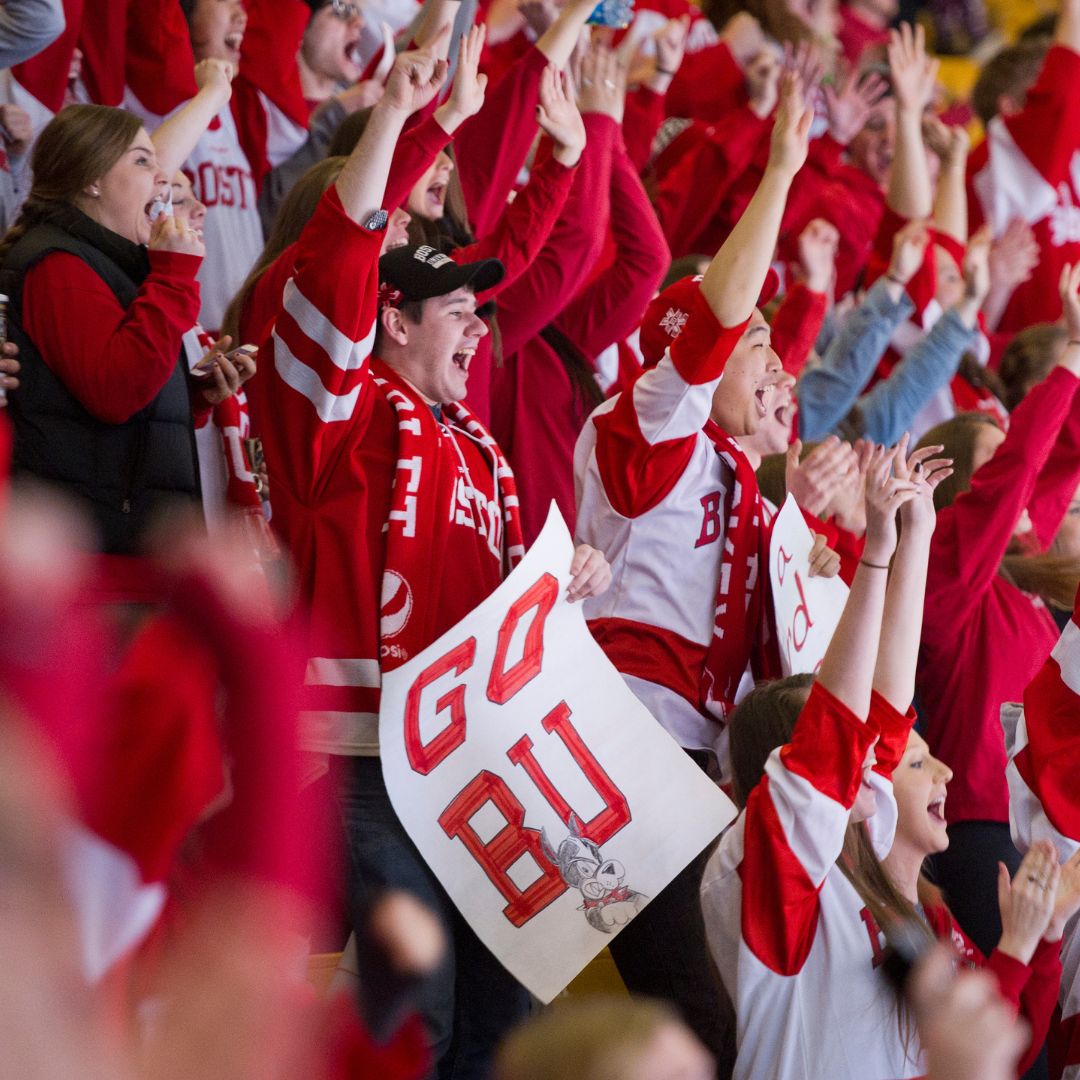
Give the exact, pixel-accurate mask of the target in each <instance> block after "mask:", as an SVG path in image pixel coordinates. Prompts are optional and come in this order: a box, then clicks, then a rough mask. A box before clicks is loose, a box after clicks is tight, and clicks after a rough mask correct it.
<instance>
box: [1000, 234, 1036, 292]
mask: <svg viewBox="0 0 1080 1080" xmlns="http://www.w3.org/2000/svg"><path fill="white" fill-rule="evenodd" d="M1038 265H1039V242H1038V241H1037V240H1036V239H1035V230H1034V229H1032V227H1031V226H1030V225H1029V224H1028V223H1027V222H1026V221H1025V220H1024V219H1023V218H1013V219H1012V221H1010V222H1009V224H1008V225H1007V226H1006V227H1005V231H1004V232H1003V233H1002V234H1001V235H1000V236H999V237H998V238H997V239H996V240H994V242H993V243H992V244H991V245H990V285H991V288H993V289H1000V290H1001V291H1002V292H1004V293H1005V294H1006V295H1007V296H1009V295H1012V291H1013V289H1015V288H1016V286H1017V285H1020V284H1022V283H1023V282H1025V281H1027V280H1028V279H1029V278H1030V277H1031V275H1032V272H1033V271H1034V270H1035V267H1036V266H1038Z"/></svg>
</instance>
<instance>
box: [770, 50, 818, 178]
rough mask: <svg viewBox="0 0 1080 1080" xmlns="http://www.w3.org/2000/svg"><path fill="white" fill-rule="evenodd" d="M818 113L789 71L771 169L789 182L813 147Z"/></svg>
mask: <svg viewBox="0 0 1080 1080" xmlns="http://www.w3.org/2000/svg"><path fill="white" fill-rule="evenodd" d="M813 120H814V110H813V109H812V108H810V107H809V106H807V104H806V103H805V101H804V99H803V91H802V84H801V83H800V82H799V79H798V77H797V76H795V75H793V74H792V73H791V72H789V71H785V72H784V74H783V75H782V76H781V78H780V104H779V106H778V107H777V110H776V120H775V121H774V122H773V130H772V141H771V142H770V145H769V164H768V168H770V169H776V170H778V171H780V172H781V173H783V174H784V175H785V176H786V177H787V178H788V180H790V179H791V178H792V177H794V176H795V174H796V173H797V172H798V171H799V170H800V169H801V168H802V166H803V162H805V161H806V152H807V150H808V149H809V146H810V125H811V124H812V123H813Z"/></svg>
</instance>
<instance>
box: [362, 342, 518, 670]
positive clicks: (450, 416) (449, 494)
mask: <svg viewBox="0 0 1080 1080" xmlns="http://www.w3.org/2000/svg"><path fill="white" fill-rule="evenodd" d="M371 368H372V372H373V373H374V375H375V383H376V385H377V386H378V387H379V389H380V390H381V391H382V394H383V396H384V397H385V398H386V400H387V402H388V403H389V404H390V405H391V406H392V407H393V409H394V411H395V413H396V414H397V421H398V456H397V468H396V470H395V473H394V490H393V493H392V495H391V498H390V514H389V516H388V518H387V522H386V526H385V532H386V561H385V563H384V564H383V578H382V596H381V601H380V602H381V605H382V611H381V617H380V624H379V636H380V661H379V664H380V667H381V668H382V670H383V671H391V670H393V669H394V668H396V667H398V666H399V665H401V664H403V663H405V661H406V660H408V659H409V658H410V657H413V656H415V655H416V654H417V653H419V652H420V651H421V650H423V649H424V648H426V647H427V646H428V645H430V644H431V642H432V641H433V640H434V638H435V625H434V620H435V615H436V607H437V606H436V605H435V604H434V603H431V602H430V598H431V597H433V596H435V595H436V594H437V592H438V590H439V589H441V588H442V587H443V582H444V581H445V579H446V573H447V568H446V566H445V565H444V561H443V560H444V557H445V552H446V543H445V542H444V539H445V536H446V532H447V529H448V528H449V524H450V522H449V519H448V517H447V515H446V507H447V506H450V505H452V503H453V494H454V484H455V482H456V480H457V467H456V465H453V464H452V462H453V455H450V454H443V453H440V452H439V450H440V446H441V444H442V441H443V440H444V439H448V438H452V436H450V435H449V434H447V433H446V432H445V431H444V430H443V428H442V426H441V425H440V424H439V423H438V422H437V421H436V420H435V417H434V415H432V412H431V409H430V408H429V407H428V406H427V405H426V404H425V403H424V402H423V401H422V400H421V399H420V398H419V397H418V396H417V394H416V391H415V390H413V389H412V387H410V386H409V385H408V384H407V383H405V382H404V381H403V380H402V379H401V378H400V377H399V376H398V375H396V374H395V373H394V372H393V371H392V370H391V369H390V368H389V367H387V366H386V364H384V363H383V362H382V361H381V360H372V365H371ZM442 414H443V419H444V421H445V423H446V424H447V425H449V426H453V427H456V428H459V429H461V430H462V431H465V432H467V433H468V434H469V435H471V436H472V437H473V438H474V439H475V440H476V441H477V442H478V443H479V444H480V446H481V448H482V449H483V450H484V452H485V456H486V457H487V458H488V459H489V460H490V462H491V466H492V473H493V474H494V476H495V485H496V489H497V492H498V497H499V503H500V504H501V506H502V522H501V524H502V537H501V546H502V551H503V563H504V566H503V571H504V573H507V572H509V571H510V570H512V569H513V568H514V567H515V566H517V564H518V563H519V562H520V561H521V557H522V556H523V555H524V554H525V545H524V542H523V541H522V537H521V516H520V511H519V509H518V496H517V487H516V485H515V484H514V474H513V472H512V471H511V469H510V466H509V464H508V463H507V461H506V458H505V457H504V456H503V452H502V451H501V450H500V449H499V446H498V443H496V442H495V440H494V439H493V438H492V437H491V435H490V434H488V432H487V430H486V429H485V428H484V427H483V425H482V424H481V423H480V421H479V420H477V419H476V417H475V416H474V415H473V414H472V413H471V412H470V411H469V410H468V409H467V408H466V407H465V406H464V405H463V404H462V403H461V402H454V403H453V404H451V405H443V406H442ZM403 616H404V617H403Z"/></svg>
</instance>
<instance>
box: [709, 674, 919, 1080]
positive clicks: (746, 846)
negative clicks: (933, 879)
mask: <svg viewBox="0 0 1080 1080" xmlns="http://www.w3.org/2000/svg"><path fill="white" fill-rule="evenodd" d="M909 727H910V720H909V719H908V718H907V717H904V716H901V715H900V714H899V713H897V712H896V710H894V709H891V708H890V707H889V706H888V704H887V703H886V702H885V701H884V700H883V699H881V698H880V697H878V696H877V695H875V696H874V699H873V704H872V706H871V711H870V716H869V718H868V719H867V720H866V722H865V723H864V722H863V721H862V720H861V719H860V718H859V717H857V716H856V715H855V714H854V713H852V712H851V710H850V709H848V708H846V707H845V706H844V705H843V704H842V703H841V702H839V701H838V700H837V699H836V698H834V697H833V696H832V695H831V694H830V693H829V692H828V691H827V690H826V689H825V688H824V687H823V686H821V685H820V684H815V685H814V687H813V688H812V689H811V691H810V697H809V698H808V700H807V702H806V705H805V706H804V707H803V710H802V713H801V714H800V715H799V719H798V722H797V724H796V726H795V731H794V733H793V734H792V739H791V742H790V743H788V744H787V745H786V746H784V747H781V748H779V749H777V750H774V751H773V753H772V755H771V756H770V758H769V761H768V764H767V765H766V768H765V776H764V777H763V778H762V780H761V781H760V783H758V785H757V786H756V787H755V788H754V790H753V791H752V792H751V793H750V797H749V798H748V799H747V803H746V807H745V809H744V810H743V812H742V813H741V814H740V815H739V816H738V818H736V820H735V823H734V824H733V825H732V826H731V828H730V829H729V830H728V831H727V832H726V833H725V834H724V835H723V837H722V838H721V840H720V845H719V847H718V848H717V849H716V851H715V852H714V853H713V855H712V857H711V858H710V859H709V862H708V864H707V865H706V867H705V873H704V875H703V876H702V883H701V904H702V912H703V914H704V917H705V931H706V934H707V936H708V940H709V947H710V949H711V951H712V955H713V959H714V960H715V961H716V964H717V967H718V968H719V970H720V975H721V977H722V978H723V980H724V985H725V987H726V988H727V991H728V993H729V995H730V996H731V999H732V1002H733V1003H734V1005H735V1012H736V1017H737V1022H738V1028H737V1033H736V1039H737V1044H738V1058H737V1060H736V1063H735V1073H734V1075H735V1077H736V1078H737V1080H743V1078H751V1077H754V1078H756V1077H759V1076H769V1077H772V1078H774V1080H789V1078H790V1080H796V1078H798V1080H805V1078H806V1077H811V1076H814V1077H817V1076H820V1077H826V1076H827V1077H829V1080H900V1078H904V1077H914V1076H919V1075H921V1073H922V1072H923V1071H925V1070H924V1069H923V1068H922V1066H921V1063H920V1054H919V1050H918V1046H917V1045H915V1046H912V1047H911V1048H910V1051H909V1050H908V1049H907V1048H905V1046H904V1044H903V1041H902V1039H901V1038H900V1028H899V1025H898V1022H897V1012H896V998H895V993H894V991H893V990H892V988H891V986H890V985H889V983H888V982H887V981H886V980H885V978H884V976H882V975H881V974H879V973H878V971H877V970H876V966H877V964H878V963H880V953H881V951H882V946H881V943H880V941H879V939H878V934H877V933H876V928H873V929H872V928H871V927H870V926H868V923H867V922H866V918H867V916H868V915H869V912H868V911H867V910H866V905H865V904H864V903H863V900H862V898H861V897H860V896H859V894H858V893H857V892H856V891H855V888H854V887H853V886H852V884H851V883H850V882H849V881H848V879H847V878H846V877H845V876H844V874H843V873H842V872H841V870H840V868H839V867H838V866H837V865H836V860H837V858H838V857H839V856H840V852H841V850H842V848H843V846H844V833H845V831H846V829H847V826H848V819H849V817H850V814H851V807H852V806H853V805H854V802H855V796H856V794H857V793H858V790H859V784H860V782H861V779H862V769H863V762H864V761H865V760H866V753H867V750H868V748H869V747H870V745H871V743H872V742H873V741H874V739H875V738H880V741H879V743H878V746H877V747H876V748H875V754H876V755H877V757H878V760H879V764H878V766H877V769H879V770H880V769H884V768H886V767H887V768H888V770H889V771H888V773H887V774H885V775H882V774H881V773H880V772H875V775H874V778H873V782H874V786H875V788H876V790H877V802H878V808H879V809H878V814H877V815H875V817H877V816H878V815H881V814H882V813H883V811H884V813H885V815H886V816H887V819H888V826H887V827H886V828H885V829H883V830H882V832H881V835H880V837H875V847H876V848H877V849H878V850H879V851H882V850H884V851H888V849H889V847H890V846H891V843H892V836H891V831H892V828H893V827H894V826H895V821H896V809H895V802H894V800H893V797H892V784H891V782H890V781H889V779H888V777H889V776H891V770H892V768H893V767H894V766H895V764H896V760H897V758H898V754H897V753H896V751H897V749H899V750H900V752H902V748H903V744H904V742H905V741H906V739H907V732H908V729H909ZM890 749H891V751H892V752H891V753H890V752H889V750H890ZM886 760H887V762H888V764H887V766H886V765H885V764H884V762H885V761H886ZM871 821H873V819H871Z"/></svg>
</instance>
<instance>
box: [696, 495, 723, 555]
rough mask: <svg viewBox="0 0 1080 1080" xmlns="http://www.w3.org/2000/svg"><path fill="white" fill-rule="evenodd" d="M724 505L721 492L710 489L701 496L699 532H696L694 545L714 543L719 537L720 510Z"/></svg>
mask: <svg viewBox="0 0 1080 1080" xmlns="http://www.w3.org/2000/svg"><path fill="white" fill-rule="evenodd" d="M723 505H724V496H723V492H720V491H710V492H709V494H708V495H703V496H702V497H701V509H702V512H703V513H702V518H701V532H700V533H699V534H698V538H697V543H696V544H694V547H696V548H699V547H704V546H705V545H706V544H715V543H716V541H717V540H719V539H720V511H721V509H722V508H723Z"/></svg>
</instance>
